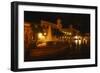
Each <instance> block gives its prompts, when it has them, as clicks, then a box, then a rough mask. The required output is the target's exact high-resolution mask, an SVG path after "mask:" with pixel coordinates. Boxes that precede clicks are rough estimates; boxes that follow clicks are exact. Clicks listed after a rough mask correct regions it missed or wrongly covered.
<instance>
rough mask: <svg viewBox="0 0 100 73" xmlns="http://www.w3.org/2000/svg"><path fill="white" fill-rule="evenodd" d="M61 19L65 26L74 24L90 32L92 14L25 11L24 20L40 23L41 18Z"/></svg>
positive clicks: (46, 19) (75, 26)
mask: <svg viewBox="0 0 100 73" xmlns="http://www.w3.org/2000/svg"><path fill="white" fill-rule="evenodd" d="M58 18H59V19H61V23H62V26H63V28H68V26H69V25H73V27H74V28H76V29H78V30H79V31H81V32H83V33H86V32H88V33H90V14H73V13H54V12H31V11H24V21H26V22H32V23H37V24H40V21H41V20H45V21H49V22H52V23H56V20H57V19H58Z"/></svg>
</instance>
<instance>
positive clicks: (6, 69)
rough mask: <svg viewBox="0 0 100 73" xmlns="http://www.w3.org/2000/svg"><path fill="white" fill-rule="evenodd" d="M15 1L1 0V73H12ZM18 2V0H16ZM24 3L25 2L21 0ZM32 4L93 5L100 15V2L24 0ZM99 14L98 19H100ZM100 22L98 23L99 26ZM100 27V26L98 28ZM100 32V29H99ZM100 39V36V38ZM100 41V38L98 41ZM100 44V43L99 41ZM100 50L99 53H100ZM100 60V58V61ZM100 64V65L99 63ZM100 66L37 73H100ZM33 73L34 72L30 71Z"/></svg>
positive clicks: (92, 0) (86, 0)
mask: <svg viewBox="0 0 100 73" xmlns="http://www.w3.org/2000/svg"><path fill="white" fill-rule="evenodd" d="M12 1H13V0H0V73H11V71H10V53H11V52H10V51H11V50H10V45H11V44H10V29H11V27H10V23H11V22H10V21H11V20H10V19H11V14H10V8H11V7H10V2H12ZM16 1H18V0H16ZM21 1H23V0H21ZM24 1H30V2H45V3H58V4H75V5H93V6H98V9H99V10H98V11H99V12H98V13H100V0H24ZM99 16H100V14H98V19H100V17H99ZM99 23H100V21H98V24H99ZM99 27H100V25H98V28H99ZM98 31H100V29H98ZM98 37H100V34H99V36H98ZM98 40H100V38H99V39H98ZM98 43H100V41H98ZM99 48H100V46H99ZM99 48H98V51H100V50H99ZM98 55H100V53H98ZM98 60H100V58H99V59H98ZM99 64H100V63H99ZM99 68H100V66H98V67H91V68H74V69H60V70H45V71H35V72H36V73H40V72H41V73H55V72H56V73H61V72H63V73H87V72H88V73H89V72H90V73H99V72H100V70H99ZM30 73H32V71H30Z"/></svg>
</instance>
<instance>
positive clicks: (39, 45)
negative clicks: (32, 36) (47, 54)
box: [37, 42, 47, 47]
mask: <svg viewBox="0 0 100 73" xmlns="http://www.w3.org/2000/svg"><path fill="white" fill-rule="evenodd" d="M46 45H47V43H45V42H43V43H40V44H37V47H43V46H46Z"/></svg>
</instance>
